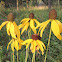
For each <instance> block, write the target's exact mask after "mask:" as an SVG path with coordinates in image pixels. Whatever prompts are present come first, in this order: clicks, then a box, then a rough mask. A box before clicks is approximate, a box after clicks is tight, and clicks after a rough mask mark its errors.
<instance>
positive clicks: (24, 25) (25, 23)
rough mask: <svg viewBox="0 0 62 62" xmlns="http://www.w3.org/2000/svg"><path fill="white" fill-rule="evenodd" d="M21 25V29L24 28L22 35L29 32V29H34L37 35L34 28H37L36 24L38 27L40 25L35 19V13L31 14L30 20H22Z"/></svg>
mask: <svg viewBox="0 0 62 62" xmlns="http://www.w3.org/2000/svg"><path fill="white" fill-rule="evenodd" d="M21 23H22V24H20V25H19V29H20V28H22V31H21V34H22V33H23V32H24V31H25V30H26V31H27V29H28V27H30V28H31V29H32V31H33V32H34V33H35V34H36V30H34V28H35V24H34V23H36V25H38V24H40V23H39V22H38V21H37V20H36V19H34V14H33V13H30V15H29V18H25V19H22V20H21Z"/></svg>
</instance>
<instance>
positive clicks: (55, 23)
mask: <svg viewBox="0 0 62 62" xmlns="http://www.w3.org/2000/svg"><path fill="white" fill-rule="evenodd" d="M56 17H57V12H56V11H55V9H52V10H51V11H50V12H49V20H47V21H45V22H42V23H41V24H39V25H38V26H37V27H36V28H38V27H40V28H39V31H38V33H39V32H40V31H41V32H40V37H42V34H43V31H44V29H45V28H46V26H47V25H48V23H49V22H51V30H52V32H53V33H54V35H55V36H56V37H57V38H58V39H59V40H61V39H62V36H61V35H60V33H61V32H62V23H61V22H60V21H59V20H56ZM36 28H35V29H36Z"/></svg>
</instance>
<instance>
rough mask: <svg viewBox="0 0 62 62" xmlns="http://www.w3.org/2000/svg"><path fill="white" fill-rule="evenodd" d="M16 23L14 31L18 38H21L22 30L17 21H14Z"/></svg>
mask: <svg viewBox="0 0 62 62" xmlns="http://www.w3.org/2000/svg"><path fill="white" fill-rule="evenodd" d="M13 25H14V32H15V35H16V37H17V38H20V30H19V28H18V26H17V24H16V23H15V22H13Z"/></svg>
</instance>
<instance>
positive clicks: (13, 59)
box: [12, 39, 14, 62]
mask: <svg viewBox="0 0 62 62" xmlns="http://www.w3.org/2000/svg"><path fill="white" fill-rule="evenodd" d="M12 41H13V39H12ZM13 42H14V41H13ZM13 46H14V45H13ZM13 62H14V51H13Z"/></svg>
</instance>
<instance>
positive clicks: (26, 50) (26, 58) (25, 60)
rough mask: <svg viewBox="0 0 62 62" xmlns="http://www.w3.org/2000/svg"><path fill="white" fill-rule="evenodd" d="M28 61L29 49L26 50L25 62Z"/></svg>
mask: <svg viewBox="0 0 62 62" xmlns="http://www.w3.org/2000/svg"><path fill="white" fill-rule="evenodd" d="M27 59H28V48H27V49H26V58H25V62H27Z"/></svg>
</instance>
